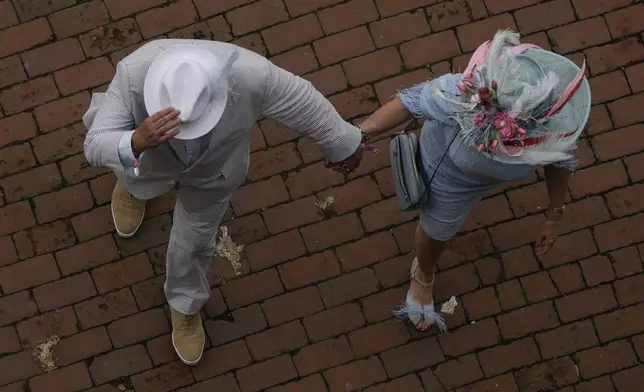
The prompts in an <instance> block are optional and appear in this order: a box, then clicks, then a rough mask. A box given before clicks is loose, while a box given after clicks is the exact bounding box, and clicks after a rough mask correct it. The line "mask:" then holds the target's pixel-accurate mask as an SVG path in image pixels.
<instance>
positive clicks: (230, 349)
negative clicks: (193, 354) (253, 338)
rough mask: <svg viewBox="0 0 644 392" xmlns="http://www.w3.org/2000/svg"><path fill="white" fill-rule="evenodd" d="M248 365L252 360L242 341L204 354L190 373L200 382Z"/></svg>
mask: <svg viewBox="0 0 644 392" xmlns="http://www.w3.org/2000/svg"><path fill="white" fill-rule="evenodd" d="M250 363H252V359H251V358H250V354H248V349H247V348H246V344H245V343H244V342H243V341H237V342H234V343H231V344H228V345H226V346H222V347H217V348H214V349H211V350H208V351H206V352H204V354H203V358H202V359H201V362H199V365H197V366H195V367H194V368H193V369H192V373H193V374H194V376H195V379H196V380H197V381H201V380H205V379H207V378H211V377H214V376H218V375H220V374H223V373H226V372H228V371H230V370H232V369H237V368H240V367H244V366H246V365H249V364H250ZM208 390H211V389H208Z"/></svg>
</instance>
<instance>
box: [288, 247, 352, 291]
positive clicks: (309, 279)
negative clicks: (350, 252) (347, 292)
mask: <svg viewBox="0 0 644 392" xmlns="http://www.w3.org/2000/svg"><path fill="white" fill-rule="evenodd" d="M278 269H279V272H280V276H281V278H282V282H283V283H284V287H286V288H287V289H289V290H291V289H296V288H299V287H302V286H307V285H309V284H311V283H317V282H320V281H322V280H326V279H329V278H332V277H334V276H337V275H339V274H340V272H341V270H340V266H339V264H338V261H337V259H336V257H335V255H334V254H333V252H331V251H326V252H323V253H317V254H314V255H312V256H307V257H303V258H301V259H298V260H294V261H291V262H289V263H286V264H282V265H280V266H279V267H278Z"/></svg>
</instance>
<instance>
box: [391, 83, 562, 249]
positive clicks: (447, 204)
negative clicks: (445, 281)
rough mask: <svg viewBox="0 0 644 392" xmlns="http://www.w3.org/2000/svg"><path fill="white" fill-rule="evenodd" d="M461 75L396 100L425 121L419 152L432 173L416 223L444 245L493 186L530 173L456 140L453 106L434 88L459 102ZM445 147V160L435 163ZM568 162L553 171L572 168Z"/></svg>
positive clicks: (402, 94) (523, 166)
mask: <svg viewBox="0 0 644 392" xmlns="http://www.w3.org/2000/svg"><path fill="white" fill-rule="evenodd" d="M459 80H460V75H459V74H447V75H443V76H441V77H439V78H436V79H434V80H432V81H429V82H426V83H422V84H419V85H417V86H414V87H411V88H409V89H407V90H403V91H401V92H400V93H399V94H398V95H397V96H398V98H399V99H400V100H401V101H402V102H403V104H404V105H405V107H406V108H407V109H408V110H409V111H410V112H411V113H413V114H414V115H415V116H417V117H422V118H424V119H425V123H424V125H423V129H422V133H421V137H420V149H421V156H422V160H423V162H422V164H423V168H424V170H425V173H426V178H427V179H429V178H431V177H432V175H433V174H434V172H435V171H436V175H435V176H434V178H433V180H432V182H431V185H430V189H429V194H428V200H427V202H426V204H424V205H423V206H422V207H421V210H420V223H421V227H422V228H423V230H424V231H425V233H426V234H427V235H428V236H430V237H431V238H433V239H436V240H439V241H447V240H449V239H450V238H452V237H454V236H455V235H456V233H457V232H458V230H459V229H460V227H461V225H462V224H463V222H464V220H465V218H467V214H468V213H469V211H470V210H471V209H472V207H474V206H475V205H476V203H478V202H479V201H480V200H481V199H482V198H483V197H485V195H487V194H488V193H489V192H490V191H491V190H492V189H493V188H494V187H496V186H498V185H500V184H501V183H503V182H505V181H516V180H520V179H522V178H524V177H526V176H528V175H529V174H530V173H532V172H534V170H535V167H534V166H531V165H527V164H507V163H502V162H499V161H496V160H493V159H492V158H491V157H490V156H489V155H487V154H483V153H480V152H478V151H477V150H476V149H475V148H474V147H473V146H469V145H466V144H465V143H463V140H462V139H461V138H459V137H456V138H454V136H455V134H456V132H458V130H459V127H458V125H457V123H456V122H455V120H454V119H453V115H454V111H455V105H454V104H453V103H450V102H449V101H448V100H446V99H444V98H442V97H440V96H439V95H438V94H436V92H435V89H436V88H437V87H438V88H440V89H441V90H443V93H444V95H445V96H446V97H448V98H451V99H458V97H457V96H456V95H457V94H458V89H457V87H456V84H457V83H458V82H459ZM452 140H453V143H452V144H451V146H450V147H449V152H448V153H447V154H446V155H445V158H444V159H443V161H442V162H441V163H440V165H438V163H439V161H440V160H441V158H442V157H443V154H445V151H446V149H447V148H448V146H449V145H450V142H452ZM571 165H572V162H561V163H560V164H557V166H565V167H570V166H571Z"/></svg>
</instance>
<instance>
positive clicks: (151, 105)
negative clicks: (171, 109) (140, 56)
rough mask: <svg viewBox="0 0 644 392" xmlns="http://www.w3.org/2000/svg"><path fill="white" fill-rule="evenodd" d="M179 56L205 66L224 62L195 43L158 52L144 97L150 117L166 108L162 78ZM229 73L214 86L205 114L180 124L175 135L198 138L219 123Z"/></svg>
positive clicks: (189, 138)
mask: <svg viewBox="0 0 644 392" xmlns="http://www.w3.org/2000/svg"><path fill="white" fill-rule="evenodd" d="M177 58H183V59H192V60H195V61H197V62H199V63H201V64H204V65H205V66H206V67H209V65H211V64H212V68H214V67H215V66H216V65H218V64H219V63H220V62H221V60H220V59H218V58H217V56H215V55H214V54H213V53H212V52H211V51H209V50H207V49H204V48H202V47H199V46H196V45H185V44H184V45H176V46H173V47H171V48H168V49H166V50H165V51H163V52H162V53H161V54H159V55H158V56H157V57H156V58H155V59H154V61H153V62H152V64H151V65H150V68H149V69H148V72H147V74H146V76H145V83H144V86H143V100H144V102H145V108H146V110H147V112H148V115H150V116H151V115H153V114H154V113H157V112H158V111H160V110H163V109H165V107H164V106H163V105H162V103H161V94H160V90H161V80H162V79H163V75H164V72H165V70H166V69H167V65H168V64H169V63H170V62H172V61H173V60H174V59H177ZM212 68H211V69H212ZM226 76H227V75H224V77H222V78H221V79H220V80H219V81H216V84H215V88H214V89H213V90H214V91H213V94H214V95H213V97H212V99H211V101H210V102H209V103H208V105H207V106H206V108H205V109H204V111H203V114H202V115H201V116H199V118H198V119H196V120H194V121H191V122H184V123H181V124H180V125H179V134H178V135H177V136H175V138H177V139H181V140H191V139H197V138H199V137H201V136H203V135H205V134H207V133H208V132H210V131H211V130H212V129H213V128H214V127H215V126H216V125H217V123H218V122H219V120H220V119H221V116H222V115H223V113H224V110H225V109H226V102H227V101H228V78H227V77H226Z"/></svg>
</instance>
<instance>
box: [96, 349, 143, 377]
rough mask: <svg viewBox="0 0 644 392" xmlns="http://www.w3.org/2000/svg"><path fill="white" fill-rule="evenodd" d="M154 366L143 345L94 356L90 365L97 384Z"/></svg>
mask: <svg viewBox="0 0 644 392" xmlns="http://www.w3.org/2000/svg"><path fill="white" fill-rule="evenodd" d="M150 367H152V364H151V363H150V357H148V354H147V353H146V351H145V348H144V347H143V346H141V345H137V346H130V347H127V348H123V349H120V350H116V351H112V352H110V353H108V354H105V355H102V356H100V357H96V358H94V360H93V361H92V364H91V365H90V366H89V371H90V372H91V374H92V378H93V379H94V381H96V383H97V384H101V383H104V382H106V381H111V380H114V379H117V378H119V377H124V376H129V375H131V374H135V373H138V372H140V371H143V370H146V369H149V368H150Z"/></svg>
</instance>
